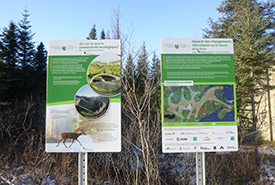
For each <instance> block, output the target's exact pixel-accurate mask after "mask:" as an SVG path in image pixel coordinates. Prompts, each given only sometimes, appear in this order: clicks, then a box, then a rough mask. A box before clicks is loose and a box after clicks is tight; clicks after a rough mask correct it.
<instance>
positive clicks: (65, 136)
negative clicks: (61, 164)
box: [56, 130, 86, 148]
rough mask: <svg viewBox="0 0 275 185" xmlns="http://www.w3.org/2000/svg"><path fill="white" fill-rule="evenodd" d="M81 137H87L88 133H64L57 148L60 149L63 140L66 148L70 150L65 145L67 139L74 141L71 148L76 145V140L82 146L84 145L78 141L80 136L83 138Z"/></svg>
mask: <svg viewBox="0 0 275 185" xmlns="http://www.w3.org/2000/svg"><path fill="white" fill-rule="evenodd" d="M81 135H86V133H85V132H84V131H83V130H81V132H80V133H76V132H65V133H62V134H61V137H62V138H61V139H60V140H59V142H58V144H57V145H56V147H58V146H59V144H60V142H61V141H62V140H63V144H64V146H65V147H66V148H68V147H67V145H66V144H65V142H66V140H67V139H72V143H71V145H70V146H69V147H71V146H72V145H73V143H74V141H75V140H76V141H77V142H78V143H79V144H80V145H81V146H82V144H81V143H80V142H79V140H78V139H77V138H78V137H79V136H81Z"/></svg>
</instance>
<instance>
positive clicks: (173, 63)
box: [160, 39, 238, 184]
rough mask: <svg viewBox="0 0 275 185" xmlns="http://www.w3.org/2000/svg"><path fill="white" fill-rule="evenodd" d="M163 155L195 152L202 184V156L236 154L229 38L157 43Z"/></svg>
mask: <svg viewBox="0 0 275 185" xmlns="http://www.w3.org/2000/svg"><path fill="white" fill-rule="evenodd" d="M160 50H161V100H162V151H163V152H164V153H183V152H196V164H197V180H198V181H197V182H198V184H205V163H204V161H205V159H204V155H205V154H204V152H225V151H237V150H238V138H237V136H238V134H237V114H236V113H237V111H236V91H235V86H236V84H235V71H234V54H233V40H232V39H161V49H160Z"/></svg>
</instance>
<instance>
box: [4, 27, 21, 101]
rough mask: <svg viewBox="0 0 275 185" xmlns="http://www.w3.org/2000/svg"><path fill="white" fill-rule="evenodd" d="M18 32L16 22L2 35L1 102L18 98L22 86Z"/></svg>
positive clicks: (5, 29)
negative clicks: (19, 71) (19, 80)
mask: <svg viewBox="0 0 275 185" xmlns="http://www.w3.org/2000/svg"><path fill="white" fill-rule="evenodd" d="M17 50H18V30H17V26H16V24H15V23H14V22H10V24H9V27H8V28H4V29H3V32H2V33H1V35H0V59H1V60H0V100H4V101H7V100H9V99H11V98H13V97H16V95H17V92H18V90H19V89H20V87H21V84H20V83H18V78H19V77H20V75H19V73H18V70H19V69H18V67H17V65H18V51H17Z"/></svg>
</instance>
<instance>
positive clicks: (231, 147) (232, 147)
mask: <svg viewBox="0 0 275 185" xmlns="http://www.w3.org/2000/svg"><path fill="white" fill-rule="evenodd" d="M227 149H231V150H236V149H237V147H235V146H227Z"/></svg>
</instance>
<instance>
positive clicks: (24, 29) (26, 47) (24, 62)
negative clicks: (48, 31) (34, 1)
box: [18, 9, 35, 69]
mask: <svg viewBox="0 0 275 185" xmlns="http://www.w3.org/2000/svg"><path fill="white" fill-rule="evenodd" d="M22 15H23V19H22V20H21V21H20V22H19V28H20V29H19V34H18V38H19V41H18V46H19V48H18V52H19V61H20V65H21V66H22V68H23V69H25V68H26V67H33V66H32V59H33V55H34V51H35V49H34V42H33V41H32V38H33V35H34V34H32V33H31V30H30V28H31V25H30V21H29V20H28V18H29V16H30V14H28V10H26V9H25V10H24V13H23V14H22Z"/></svg>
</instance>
